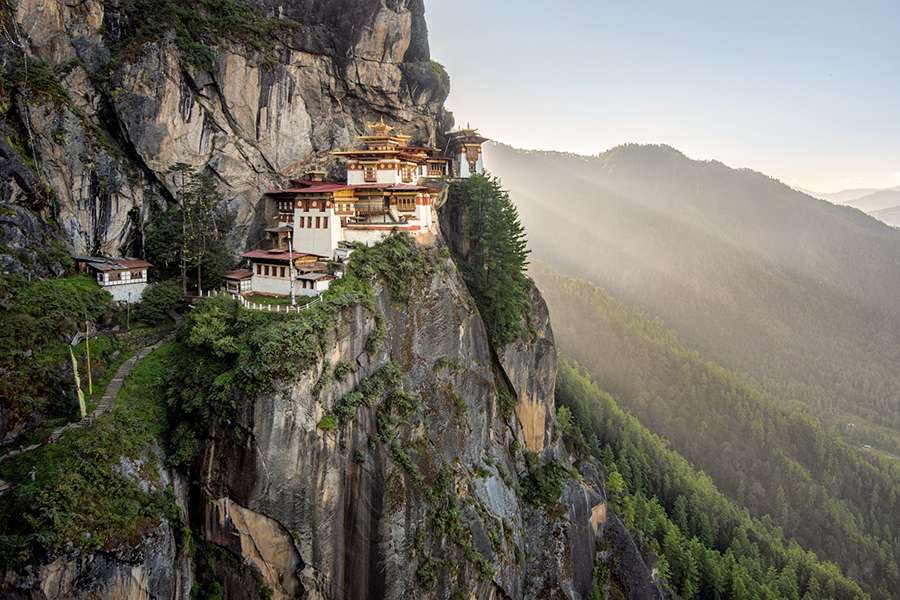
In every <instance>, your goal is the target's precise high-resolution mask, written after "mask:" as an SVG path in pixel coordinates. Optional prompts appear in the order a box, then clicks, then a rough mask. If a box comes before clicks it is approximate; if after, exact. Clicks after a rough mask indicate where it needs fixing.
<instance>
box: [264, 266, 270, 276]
mask: <svg viewBox="0 0 900 600" xmlns="http://www.w3.org/2000/svg"><path fill="white" fill-rule="evenodd" d="M265 271H266V277H268V276H269V265H266V269H265Z"/></svg>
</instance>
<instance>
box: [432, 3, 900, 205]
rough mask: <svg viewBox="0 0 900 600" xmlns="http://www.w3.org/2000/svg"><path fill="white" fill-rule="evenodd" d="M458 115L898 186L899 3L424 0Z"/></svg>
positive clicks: (838, 180) (528, 142) (582, 141)
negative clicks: (449, 79) (486, 0)
mask: <svg viewBox="0 0 900 600" xmlns="http://www.w3.org/2000/svg"><path fill="white" fill-rule="evenodd" d="M427 11H428V23H429V28H430V41H431V48H432V55H433V57H434V58H435V59H436V60H438V61H440V62H441V63H443V64H444V65H445V66H446V67H447V70H448V71H449V72H450V75H451V78H452V92H451V96H450V99H449V101H448V107H449V108H450V110H452V111H454V113H455V114H456V119H457V123H463V124H464V123H466V122H467V121H471V123H472V125H478V126H480V127H481V128H482V130H483V133H485V134H486V135H488V136H490V137H492V138H493V139H496V140H498V141H502V142H505V143H508V144H512V145H514V146H517V147H521V148H529V149H542V150H564V151H572V152H577V153H582V154H596V153H598V152H601V151H603V150H606V149H608V148H610V147H612V146H615V145H618V144H622V143H627V142H640V143H665V144H669V145H672V146H674V147H676V148H678V149H680V150H682V151H683V152H685V153H686V154H688V155H689V156H691V157H692V158H698V159H717V160H721V161H723V162H725V163H727V164H729V165H731V166H734V167H749V168H752V169H756V170H759V171H763V172H765V173H767V174H769V175H772V176H774V177H777V178H779V179H781V180H782V181H784V182H786V183H788V184H790V185H793V186H799V187H803V188H808V189H814V190H817V191H823V192H828V191H836V190H839V189H845V188H853V187H893V186H897V185H900V78H898V77H896V69H897V65H898V64H900V44H898V43H897V32H898V26H900V4H898V3H896V2H891V1H864V2H859V3H848V2H836V1H825V2H790V3H784V2H752V3H751V2H734V1H730V2H721V3H711V2H699V1H688V2H684V1H680V2H674V1H662V2H609V1H603V2H595V1H588V0H576V1H566V2H534V1H531V0H525V1H521V2H480V1H476V0H455V1H454V2H449V1H447V0H438V1H435V2H430V3H427Z"/></svg>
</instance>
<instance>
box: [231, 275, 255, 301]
mask: <svg viewBox="0 0 900 600" xmlns="http://www.w3.org/2000/svg"><path fill="white" fill-rule="evenodd" d="M225 289H226V291H228V293H229V294H235V295H238V296H240V295H243V294H249V293H250V292H252V291H253V271H251V270H250V269H236V270H234V271H229V272H227V273H225Z"/></svg>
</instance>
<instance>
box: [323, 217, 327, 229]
mask: <svg viewBox="0 0 900 600" xmlns="http://www.w3.org/2000/svg"><path fill="white" fill-rule="evenodd" d="M322 227H324V228H325V229H328V217H322Z"/></svg>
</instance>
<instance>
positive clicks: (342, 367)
mask: <svg viewBox="0 0 900 600" xmlns="http://www.w3.org/2000/svg"><path fill="white" fill-rule="evenodd" d="M351 373H353V366H352V365H351V364H350V363H348V362H347V361H345V360H342V361H340V362H338V364H336V365H334V379H335V381H338V382H340V381H344V380H345V379H347V377H348V376H349V375H350V374H351Z"/></svg>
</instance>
